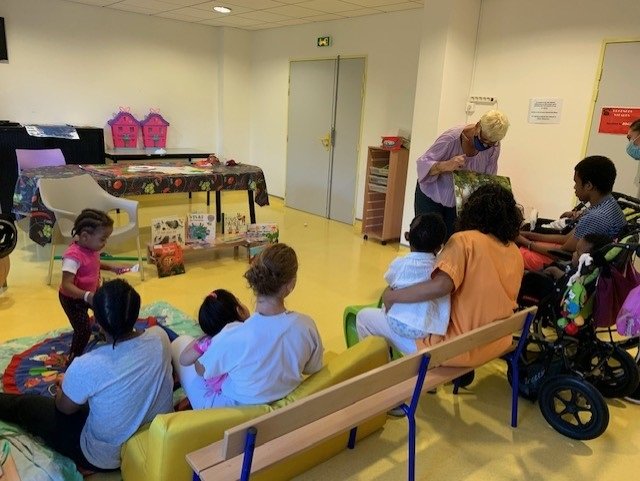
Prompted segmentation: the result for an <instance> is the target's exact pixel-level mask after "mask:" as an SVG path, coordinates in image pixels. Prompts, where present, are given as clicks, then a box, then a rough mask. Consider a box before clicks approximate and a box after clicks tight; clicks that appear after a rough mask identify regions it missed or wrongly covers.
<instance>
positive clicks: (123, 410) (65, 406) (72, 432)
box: [0, 279, 173, 479]
mask: <svg viewBox="0 0 640 481" xmlns="http://www.w3.org/2000/svg"><path fill="white" fill-rule="evenodd" d="M93 310H94V314H95V317H96V321H97V323H98V325H99V326H100V328H101V329H102V331H103V332H104V334H105V336H106V339H107V344H106V345H102V346H100V347H98V348H96V349H94V350H92V351H89V352H87V353H86V354H85V355H83V356H80V357H77V358H75V360H74V361H73V362H72V363H71V365H70V366H69V368H68V369H67V372H66V373H65V376H64V380H63V381H62V386H61V389H58V391H57V393H56V397H55V398H52V397H49V396H37V395H30V394H24V395H21V394H5V393H1V394H0V419H2V420H3V421H6V422H10V423H13V424H17V425H19V426H21V427H22V428H23V429H25V430H26V431H28V432H29V433H31V434H33V435H35V436H38V437H40V438H42V439H43V440H44V442H45V444H47V446H49V447H50V448H52V449H55V450H56V451H57V452H58V453H60V454H62V455H64V456H67V457H69V458H71V459H72V460H73V461H75V463H76V464H77V465H78V467H79V468H82V469H85V470H90V471H105V470H113V469H117V468H119V467H120V451H121V448H122V444H124V442H125V441H127V439H129V438H130V437H131V436H132V435H133V434H134V433H135V432H136V431H137V430H138V428H139V427H140V426H141V425H143V424H146V423H149V422H151V421H152V420H153V418H154V417H155V416H156V415H157V414H163V413H169V412H172V411H173V406H172V401H173V399H172V397H173V396H172V388H173V380H172V376H171V356H170V345H169V338H168V337H167V334H166V333H165V332H164V331H163V330H162V329H161V328H159V327H157V326H154V327H150V328H148V329H146V330H145V331H144V332H137V331H135V330H134V324H135V322H136V321H137V320H138V314H139V313H140V295H139V294H138V293H137V292H136V291H135V289H134V288H133V287H131V286H130V285H129V284H128V283H127V282H125V281H124V280H121V279H116V280H113V281H109V282H105V283H104V285H103V286H102V287H100V288H99V289H98V290H97V291H96V293H95V297H94V298H93ZM23 479H26V478H24V477H23ZM28 479H32V477H31V478H28Z"/></svg>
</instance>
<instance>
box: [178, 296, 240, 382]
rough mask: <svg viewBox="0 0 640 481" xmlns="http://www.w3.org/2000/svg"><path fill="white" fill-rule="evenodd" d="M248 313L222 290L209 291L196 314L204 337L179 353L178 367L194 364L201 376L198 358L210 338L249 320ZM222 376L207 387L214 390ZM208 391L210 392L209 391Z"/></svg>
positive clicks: (206, 346)
mask: <svg viewBox="0 0 640 481" xmlns="http://www.w3.org/2000/svg"><path fill="white" fill-rule="evenodd" d="M249 315H250V312H249V309H247V307H246V306H245V305H244V304H242V303H241V302H240V301H239V300H238V298H237V297H236V296H234V295H233V294H231V293H230V292H229V291H227V290H224V289H216V290H214V291H211V293H210V294H208V295H207V297H205V298H204V301H202V305H201V306H200V311H199V312H198V323H199V324H200V329H202V332H204V336H201V337H200V338H198V339H194V340H193V341H191V342H190V343H189V344H188V345H187V346H186V347H185V348H184V349H183V350H182V352H181V353H180V365H181V366H191V365H192V364H195V370H196V372H197V373H198V374H199V375H202V373H203V372H204V368H203V367H202V365H201V364H200V363H199V362H198V359H199V358H200V356H202V355H203V354H204V353H205V351H206V350H207V349H208V348H209V346H210V345H211V340H212V338H213V337H214V336H215V335H217V334H218V333H219V332H220V331H222V330H223V329H227V328H228V329H231V328H232V327H234V326H237V325H238V324H240V323H241V322H244V321H246V320H247V319H248V318H249ZM225 377H226V374H223V375H222V376H220V378H218V379H217V380H216V382H215V383H212V384H211V385H210V386H209V387H210V388H211V389H213V390H214V391H215V390H216V387H217V386H219V384H220V383H221V382H222V381H223V380H224V378H225ZM211 389H210V390H211Z"/></svg>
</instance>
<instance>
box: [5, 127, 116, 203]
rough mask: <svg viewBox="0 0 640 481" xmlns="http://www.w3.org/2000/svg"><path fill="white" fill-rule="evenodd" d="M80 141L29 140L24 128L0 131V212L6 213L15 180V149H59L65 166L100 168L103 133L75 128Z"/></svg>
mask: <svg viewBox="0 0 640 481" xmlns="http://www.w3.org/2000/svg"><path fill="white" fill-rule="evenodd" d="M76 130H77V131H78V135H79V137H80V139H78V140H69V139H57V138H53V137H31V136H30V135H29V134H27V131H26V130H25V128H24V127H0V210H1V211H2V212H5V213H10V212H11V209H12V206H13V191H14V189H15V185H16V180H17V179H18V162H17V160H16V149H61V150H62V153H63V154H64V158H65V160H66V162H67V164H104V130H103V129H99V128H95V127H76Z"/></svg>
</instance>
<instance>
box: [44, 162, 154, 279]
mask: <svg viewBox="0 0 640 481" xmlns="http://www.w3.org/2000/svg"><path fill="white" fill-rule="evenodd" d="M38 185H39V190H40V197H41V198H42V202H43V204H44V205H45V206H46V207H47V209H49V210H50V211H51V212H53V214H54V215H55V217H56V223H55V225H54V228H53V232H52V235H51V258H50V259H49V280H48V284H49V285H50V284H51V277H52V275H53V261H54V257H55V249H56V244H62V243H64V244H68V243H70V242H71V240H72V239H73V237H72V236H71V230H72V229H73V224H74V222H75V220H76V217H78V215H79V214H80V212H81V211H82V210H83V209H88V208H91V209H99V210H102V211H104V212H109V211H111V210H115V209H121V210H123V211H125V212H126V213H127V215H128V217H129V222H128V223H127V224H126V225H124V226H119V227H114V229H113V233H112V234H111V236H110V237H109V240H108V241H107V243H109V244H111V243H117V242H120V241H123V240H125V239H127V238H130V237H135V238H136V246H137V248H138V263H139V267H140V279H141V280H143V281H144V268H143V267H144V265H143V264H142V251H141V250H140V229H139V227H138V202H137V201H135V200H130V199H123V198H120V197H115V196H113V195H111V194H108V193H107V192H105V191H104V190H103V189H102V187H100V185H98V183H97V182H96V181H95V180H93V178H92V177H91V176H90V175H88V174H84V175H77V176H74V177H66V178H61V179H46V178H42V179H40V181H39V184H38Z"/></svg>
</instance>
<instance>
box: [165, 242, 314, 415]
mask: <svg viewBox="0 0 640 481" xmlns="http://www.w3.org/2000/svg"><path fill="white" fill-rule="evenodd" d="M297 272H298V259H297V257H296V253H295V252H294V250H293V249H292V248H291V247H289V246H287V245H286V244H272V245H270V246H268V247H267V248H266V249H265V250H263V251H262V252H261V253H260V254H258V255H257V256H256V258H255V259H254V260H253V262H252V263H251V266H250V267H249V269H248V270H247V272H246V273H245V275H244V277H245V278H246V279H247V281H248V282H249V286H250V287H251V289H252V290H253V292H254V294H255V295H256V310H255V312H254V313H253V314H252V315H251V316H250V317H249V318H248V319H247V320H246V321H244V322H243V323H241V324H238V325H234V326H233V328H224V329H222V331H220V333H219V334H217V335H216V336H215V338H214V339H213V341H212V343H211V345H210V346H209V348H208V349H207V350H206V351H205V352H204V354H203V355H202V356H201V357H200V358H199V359H198V363H199V364H200V365H201V366H202V368H203V377H197V376H193V375H192V373H193V372H194V371H195V369H193V368H192V369H193V371H191V370H189V369H187V368H184V367H182V368H180V367H178V375H179V376H180V382H181V383H182V386H183V387H184V389H185V391H186V393H187V397H188V398H189V401H190V402H191V405H192V406H193V408H194V409H203V408H208V407H224V406H241V405H247V404H264V403H270V402H273V401H276V400H278V399H281V398H283V397H285V396H286V395H287V394H289V393H290V392H291V391H293V390H294V389H295V388H296V387H298V385H299V384H300V382H302V378H303V375H304V374H313V373H314V372H316V371H319V370H320V369H321V368H322V354H323V348H322V341H321V340H320V335H319V334H318V330H317V328H316V325H315V323H314V322H313V320H312V319H311V318H310V317H308V316H305V315H304V314H300V313H297V312H293V311H289V310H287V309H286V308H285V305H284V300H285V298H286V297H287V296H288V295H289V294H290V293H291V291H293V288H294V287H295V285H296V278H297V277H296V276H297ZM180 340H181V338H178V339H176V340H175V341H174V343H173V344H175V345H176V346H175V347H174V346H173V345H172V351H173V358H174V365H176V364H177V363H176V362H175V361H176V360H177V357H178V356H179V353H180V351H181V349H180V344H179V342H178V341H180ZM183 342H184V341H183ZM183 345H184V344H183ZM223 374H227V377H226V379H225V380H224V381H223V382H222V385H221V386H220V392H218V393H215V394H214V395H213V396H207V390H206V388H205V381H206V380H209V379H213V378H215V377H217V376H221V375H223Z"/></svg>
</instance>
